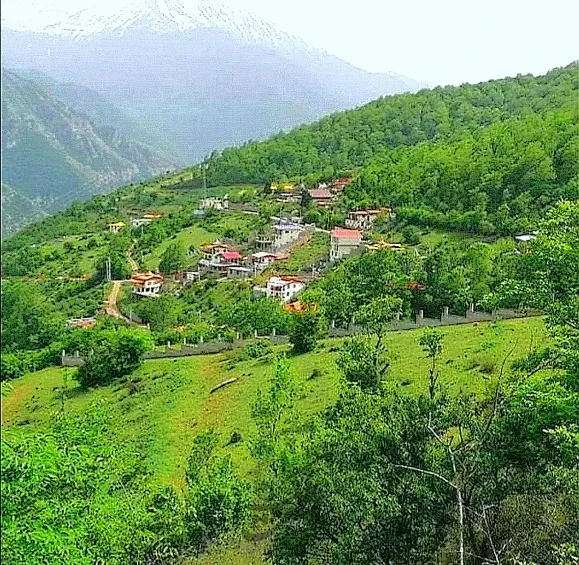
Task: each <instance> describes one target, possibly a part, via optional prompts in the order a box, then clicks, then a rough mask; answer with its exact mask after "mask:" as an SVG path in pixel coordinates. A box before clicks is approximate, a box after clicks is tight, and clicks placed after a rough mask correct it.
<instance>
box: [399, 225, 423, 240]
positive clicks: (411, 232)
mask: <svg viewBox="0 0 579 565" xmlns="http://www.w3.org/2000/svg"><path fill="white" fill-rule="evenodd" d="M402 237H403V238H404V243H407V244H408V245H418V244H419V243H420V230H418V228H416V227H414V226H406V227H405V228H403V229H402Z"/></svg>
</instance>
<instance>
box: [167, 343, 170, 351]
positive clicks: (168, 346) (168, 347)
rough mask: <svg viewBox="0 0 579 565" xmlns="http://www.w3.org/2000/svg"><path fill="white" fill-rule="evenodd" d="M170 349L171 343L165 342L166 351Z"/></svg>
mask: <svg viewBox="0 0 579 565" xmlns="http://www.w3.org/2000/svg"><path fill="white" fill-rule="evenodd" d="M170 348H171V342H170V341H168V342H167V351H169V349H170Z"/></svg>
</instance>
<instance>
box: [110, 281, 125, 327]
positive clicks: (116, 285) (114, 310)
mask: <svg viewBox="0 0 579 565" xmlns="http://www.w3.org/2000/svg"><path fill="white" fill-rule="evenodd" d="M112 282H113V287H112V288H111V292H110V293H109V295H108V296H107V298H106V299H105V312H106V314H107V316H113V317H114V318H119V319H121V320H125V321H126V322H128V321H129V319H128V318H127V317H125V316H124V314H123V313H122V312H121V311H120V310H119V306H118V304H117V301H118V299H119V292H120V291H121V283H122V281H112Z"/></svg>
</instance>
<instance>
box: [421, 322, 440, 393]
mask: <svg viewBox="0 0 579 565" xmlns="http://www.w3.org/2000/svg"><path fill="white" fill-rule="evenodd" d="M442 338H443V336H442V334H441V333H440V332H439V331H438V330H436V329H434V328H426V329H425V330H424V333H423V334H422V335H421V336H420V340H419V343H420V345H421V346H422V350H423V351H424V352H425V353H426V354H427V355H428V358H429V359H430V368H429V370H428V382H429V385H428V395H429V397H430V399H431V400H434V397H435V395H436V385H437V382H438V377H439V374H438V371H437V369H436V362H437V361H438V357H439V356H440V355H441V353H442Z"/></svg>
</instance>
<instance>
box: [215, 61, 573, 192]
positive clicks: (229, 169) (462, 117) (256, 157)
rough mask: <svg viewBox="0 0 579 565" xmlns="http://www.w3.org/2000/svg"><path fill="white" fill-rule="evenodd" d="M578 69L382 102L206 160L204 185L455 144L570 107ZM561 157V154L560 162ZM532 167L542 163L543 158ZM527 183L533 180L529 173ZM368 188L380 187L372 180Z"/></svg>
mask: <svg viewBox="0 0 579 565" xmlns="http://www.w3.org/2000/svg"><path fill="white" fill-rule="evenodd" d="M575 70H576V69H575V66H574V65H569V66H568V67H566V68H563V69H555V70H553V71H551V72H550V73H549V74H547V75H546V76H544V77H537V78H535V77H532V76H525V77H517V78H513V79H504V80H499V81H490V82H487V83H481V84H478V85H464V86H460V87H446V88H435V89H432V90H423V91H421V92H419V93H417V94H411V95H400V96H389V97H385V98H382V99H379V100H376V101H374V102H371V103H370V104H367V105H366V106H364V107H362V108H359V109H356V110H351V111H347V112H341V113H338V114H334V115H331V116H328V117H326V118H323V119H321V120H319V121H318V122H317V123H315V124H312V125H309V126H303V127H300V128H296V129H295V130H293V131H292V132H290V133H287V134H280V135H277V136H274V137H273V138H271V139H270V140H268V141H266V142H261V143H259V142H249V143H246V144H245V145H243V146H242V147H239V148H230V149H225V150H223V151H222V152H220V153H215V154H213V155H212V156H211V157H210V159H209V160H208V170H207V178H208V181H209V182H210V184H216V185H220V184H228V183H232V182H240V181H247V182H256V183H260V184H263V183H265V182H269V181H271V179H277V180H279V179H284V178H298V177H304V176H308V175H314V176H315V177H317V180H321V179H322V178H331V177H333V176H337V175H338V174H340V173H341V172H342V170H344V169H348V170H350V169H353V168H356V167H360V166H366V165H367V164H368V162H372V161H377V162H379V160H380V158H381V156H382V155H384V154H387V153H388V151H389V150H391V149H394V148H396V147H400V146H412V145H416V144H419V143H421V142H423V141H426V140H435V139H436V140H438V139H441V140H447V139H457V138H460V137H461V136H463V135H464V134H465V133H468V132H474V131H476V130H479V128H481V127H484V126H488V125H489V124H494V123H496V122H500V121H504V120H505V119H508V118H510V117H513V116H523V115H526V114H529V113H532V112H537V113H546V112H548V111H550V110H554V109H559V108H564V107H572V105H573V104H574V103H575V100H576V91H577V84H576V80H575ZM500 149H501V148H500V147H498V148H497V150H500ZM536 150H537V148H536V146H529V148H528V149H527V150H526V153H528V154H529V156H528V159H531V160H532V159H533V158H534V157H533V155H534V153H535V152H536ZM503 154H504V153H503ZM499 155H500V153H499ZM565 155H566V153H564V152H562V153H561V158H562V159H565ZM507 160H508V159H507ZM536 161H537V162H539V163H540V162H541V155H539V157H537V158H536ZM567 163H568V165H569V161H568V162H567ZM514 166H516V165H514ZM568 168H569V169H570V168H572V165H570V166H568ZM565 170H567V169H565ZM433 176H435V175H433ZM527 178H528V179H531V178H532V174H531V175H528V177H527ZM310 180H313V177H312V179H310ZM383 180H385V178H380V181H383ZM368 181H370V179H368ZM364 184H365V186H371V184H372V183H371V182H365V183H364ZM373 184H374V185H375V186H376V185H377V184H378V183H376V178H375V179H374V183H373Z"/></svg>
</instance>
